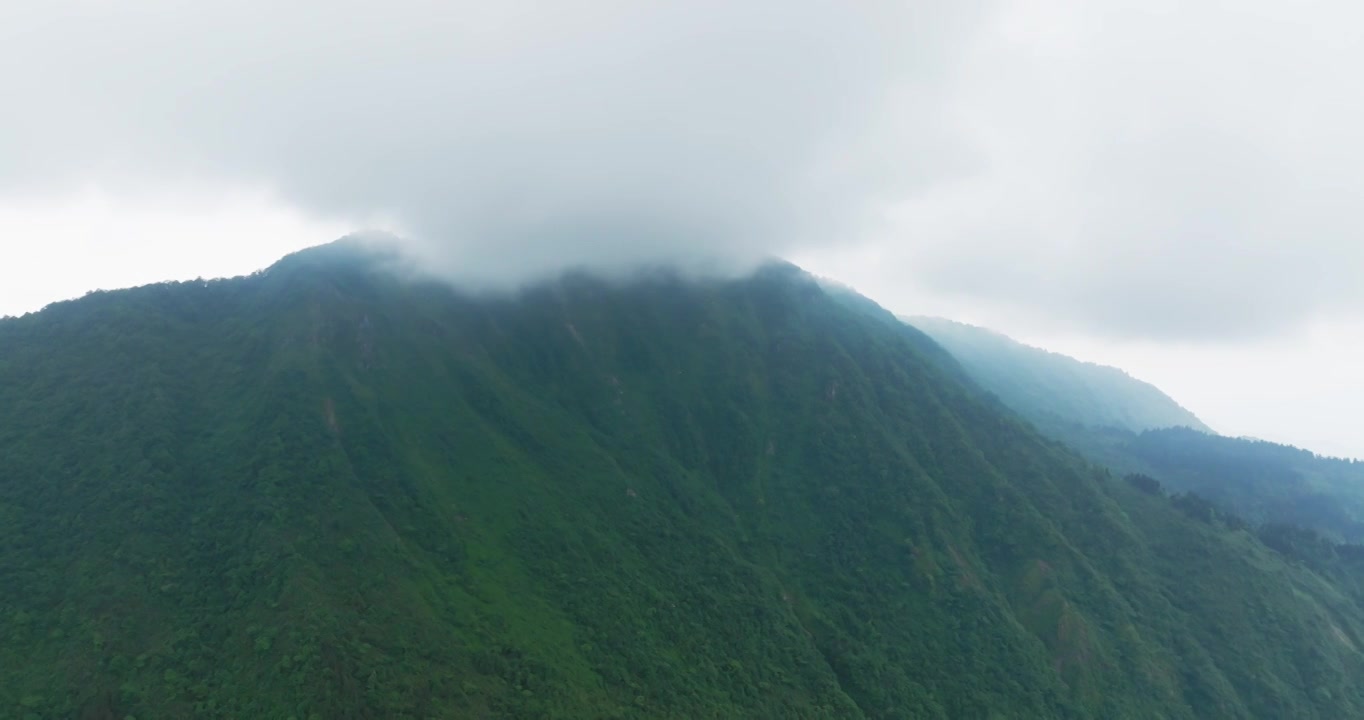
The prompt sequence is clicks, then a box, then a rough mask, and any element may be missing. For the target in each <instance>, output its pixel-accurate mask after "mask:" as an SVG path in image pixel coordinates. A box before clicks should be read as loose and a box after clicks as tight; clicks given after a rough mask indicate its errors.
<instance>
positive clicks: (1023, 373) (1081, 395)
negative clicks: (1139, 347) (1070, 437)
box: [905, 317, 1212, 432]
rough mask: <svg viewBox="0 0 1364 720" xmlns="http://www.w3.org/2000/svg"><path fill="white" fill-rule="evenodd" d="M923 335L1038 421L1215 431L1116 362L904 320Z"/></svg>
mask: <svg viewBox="0 0 1364 720" xmlns="http://www.w3.org/2000/svg"><path fill="white" fill-rule="evenodd" d="M905 321H906V322H908V323H909V324H911V325H913V326H914V327H916V328H918V329H920V330H922V331H924V332H925V333H928V335H929V336H930V337H932V338H933V339H934V340H935V341H937V342H938V343H939V344H941V345H942V346H943V347H944V348H946V349H947V351H948V352H950V353H952V355H953V356H954V357H955V358H956V359H957V360H958V361H959V362H960V363H961V364H962V365H963V366H964V367H965V368H966V369H967V371H968V372H969V373H970V374H971V376H972V378H974V379H975V380H976V382H978V383H980V384H981V386H982V387H984V388H985V389H986V390H989V391H990V392H992V393H995V394H996V395H998V396H999V398H1000V399H1001V400H1002V401H1003V402H1004V403H1005V404H1006V405H1008V406H1009V407H1011V408H1013V409H1014V410H1015V411H1016V412H1018V413H1020V414H1022V415H1023V416H1024V417H1027V418H1028V419H1029V420H1032V421H1033V422H1034V423H1037V424H1038V425H1039V426H1052V425H1055V424H1057V423H1078V424H1080V425H1082V426H1085V427H1090V428H1119V429H1122V430H1130V431H1132V432H1141V431H1143V430H1151V429H1155V428H1166V427H1190V428H1194V429H1195V430H1202V431H1204V432H1212V431H1211V430H1209V429H1208V427H1207V426H1206V425H1204V424H1203V422H1202V421H1200V420H1199V419H1198V418H1197V417H1195V416H1194V414H1193V413H1191V412H1189V411H1188V410H1186V409H1184V408H1183V407H1181V406H1180V405H1179V404H1178V403H1176V402H1175V401H1174V400H1172V399H1171V398H1170V397H1169V396H1168V395H1166V394H1165V393H1163V392H1161V391H1160V389H1159V388H1156V387H1155V386H1154V385H1151V384H1149V383H1145V382H1142V381H1141V380H1138V379H1136V378H1134V377H1132V376H1130V375H1128V374H1127V373H1125V372H1123V371H1122V370H1119V369H1118V368H1114V367H1108V366H1105V365H1096V364H1094V363H1087V362H1082V361H1080V360H1076V359H1074V358H1071V357H1067V356H1065V355H1061V354H1058V353H1053V352H1048V351H1046V350H1042V349H1040V348H1035V347H1032V346H1030V345H1024V344H1023V343H1020V342H1018V341H1016V340H1013V339H1011V338H1009V337H1007V336H1004V335H1001V334H999V333H996V332H994V331H991V330H986V329H985V328H980V327H975V326H973V325H966V324H963V323H959V322H954V321H952V320H944V319H942V318H931V317H912V318H906V320H905Z"/></svg>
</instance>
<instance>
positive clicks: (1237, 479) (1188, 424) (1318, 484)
mask: <svg viewBox="0 0 1364 720" xmlns="http://www.w3.org/2000/svg"><path fill="white" fill-rule="evenodd" d="M905 321H906V322H909V323H911V324H912V325H913V326H914V327H917V328H919V329H920V330H922V331H924V332H925V333H927V334H928V335H929V336H931V337H932V338H933V339H934V340H935V341H937V342H938V343H939V344H941V345H942V346H943V347H944V348H945V349H946V350H947V351H948V352H949V353H950V354H951V355H952V356H953V357H954V358H955V359H956V361H957V362H958V363H960V365H961V366H962V367H963V368H964V369H965V370H966V372H967V374H968V375H970V376H971V378H972V380H974V381H975V382H976V383H978V384H979V385H981V386H982V387H983V388H984V389H986V390H988V391H990V392H992V393H994V394H995V395H996V396H997V397H998V398H999V399H1000V401H1001V402H1002V403H1003V404H1004V405H1006V406H1008V407H1009V408H1010V409H1011V410H1013V411H1014V412H1016V413H1018V414H1020V415H1022V416H1023V417H1025V418H1027V419H1028V420H1030V421H1031V422H1033V423H1034V424H1035V425H1036V426H1037V427H1038V429H1040V430H1042V431H1043V432H1044V433H1046V434H1048V435H1050V436H1052V437H1053V438H1055V439H1057V440H1059V441H1061V442H1064V443H1065V444H1067V445H1069V446H1070V447H1072V448H1074V449H1075V450H1077V451H1079V452H1080V453H1082V454H1083V455H1085V456H1086V457H1088V458H1089V459H1090V460H1092V461H1094V462H1097V463H1099V464H1102V465H1105V466H1107V467H1109V468H1111V469H1112V470H1114V471H1116V472H1118V473H1120V474H1128V473H1137V474H1141V475H1146V476H1150V477H1153V478H1156V479H1157V480H1158V482H1160V483H1161V484H1162V487H1163V488H1165V489H1167V490H1169V491H1172V492H1181V493H1195V494H1197V495H1198V496H1199V497H1200V498H1204V499H1206V500H1208V501H1210V502H1212V503H1213V504H1215V505H1216V506H1217V507H1220V508H1222V509H1223V510H1224V511H1226V512H1228V513H1233V514H1235V515H1236V516H1238V517H1240V518H1243V519H1244V520H1246V521H1248V522H1249V523H1251V524H1253V525H1257V526H1265V525H1279V526H1287V527H1297V528H1302V529H1305V530H1308V531H1310V532H1312V533H1317V534H1319V535H1321V536H1322V537H1324V538H1327V539H1329V540H1331V541H1334V542H1347V543H1364V463H1360V462H1356V461H1350V460H1344V459H1340V458H1329V457H1322V456H1318V455H1316V454H1314V453H1312V452H1310V451H1308V450H1302V449H1299V448H1295V447H1290V446H1287V445H1282V444H1278V443H1273V442H1268V441H1264V440H1261V439H1258V438H1247V437H1239V438H1232V437H1222V436H1220V435H1218V434H1216V433H1214V432H1212V431H1211V430H1210V429H1209V428H1208V427H1207V426H1206V425H1204V424H1203V423H1202V422H1200V421H1199V420H1198V418H1197V417H1195V416H1194V415H1193V413H1191V412H1189V411H1188V410H1186V409H1184V408H1183V407H1181V406H1180V405H1179V404H1178V403H1177V402H1175V401H1174V400H1173V399H1171V398H1170V397H1169V396H1167V395H1165V393H1163V392H1161V391H1160V390H1159V389H1158V388H1156V387H1154V386H1153V385H1150V384H1148V383H1145V382H1142V381H1140V380H1137V379H1135V378H1132V377H1131V376H1129V375H1127V374H1126V373H1125V372H1123V371H1122V370H1119V369H1117V368H1111V367H1106V366H1102V365H1095V364H1092V363H1086V362H1082V361H1079V360H1076V359H1074V358H1070V357H1067V356H1065V355H1061V354H1058V353H1053V352H1049V351H1047V350H1042V349H1039V348H1034V347H1031V346H1029V345H1025V344H1023V343H1020V342H1018V341H1016V340H1013V339H1011V338H1009V337H1007V336H1005V335H1002V334H1000V333H997V332H994V331H992V330H987V329H984V328H979V327H974V326H971V325H966V324H963V323H958V322H955V321H951V320H944V319H941V318H928V317H915V318H908V319H906V320H905Z"/></svg>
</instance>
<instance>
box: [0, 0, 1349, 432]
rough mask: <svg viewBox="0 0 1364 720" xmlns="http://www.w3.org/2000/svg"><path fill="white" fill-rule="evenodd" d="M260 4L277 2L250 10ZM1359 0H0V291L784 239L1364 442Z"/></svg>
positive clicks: (508, 264)
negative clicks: (296, 262)
mask: <svg viewBox="0 0 1364 720" xmlns="http://www.w3.org/2000/svg"><path fill="white" fill-rule="evenodd" d="M279 6H285V7H279ZM1361 20H1364V9H1361V8H1359V7H1357V6H1356V5H1355V4H1353V3H1347V2H1324V1H1313V0H1303V1H1302V2H1297V3H1283V2H1268V1H1266V0H1243V1H1242V2H1236V3H1231V2H1198V1H1196V0H1185V1H1183V2H1176V1H1174V0H1169V1H1167V0H1141V1H1140V2H1135V1H1133V2H1128V1H1127V0H1089V1H1087V2H1080V1H1078V0H1076V1H1073V2H1060V1H1056V0H1027V1H1025V0H998V1H996V2H988V1H986V0H980V1H978V2H962V1H960V0H957V1H953V2H946V1H943V2H937V3H927V2H918V3H894V2H873V1H868V2H858V3H849V2H846V1H835V0H786V1H784V2H776V1H775V0H755V1H753V2H746V3H743V2H737V3H736V2H732V1H731V2H720V1H718V0H717V1H712V0H687V1H686V2H680V1H679V2H661V3H637V2H625V1H623V0H621V1H616V0H567V1H561V2H554V3H548V2H526V1H525V0H510V1H504V2H501V3H467V2H420V1H415V0H398V1H396V2H392V1H390V2H384V3H378V2H353V1H347V0H329V2H325V3H324V2H320V1H318V0H302V1H298V2H291V3H267V2H263V1H262V0H234V1H232V2H223V1H219V0H202V1H201V2H196V3H183V2H178V1H171V0H144V1H140V2H139V1H136V0H130V1H129V2H122V3H108V2H98V1H95V0H89V1H85V2H73V1H70V0H52V1H51V2H43V3H39V2H13V0H0V87H4V88H5V97H6V112H4V113H2V114H0V314H4V313H11V314H15V313H20V312H24V311H28V310H32V309H36V308H38V307H41V306H42V305H43V304H45V303H47V302H50V301H52V300H57V299H62V298H65V297H71V296H75V295H79V294H81V293H83V292H84V291H86V290H89V289H94V288H97V287H98V288H112V287H121V286H126V285H132V284H138V283H145V282H151V281H155V280H160V279H168V278H188V277H195V276H200V275H202V276H217V275H231V274H239V273H243V272H249V271H251V270H254V269H256V268H259V267H261V266H264V265H267V264H269V263H270V262H271V261H273V260H274V259H276V258H277V257H278V256H279V255H281V254H283V253H285V252H288V251H291V250H294V249H297V248H299V247H303V246H306V245H311V244H316V243H320V242H325V241H327V240H330V239H333V238H335V237H336V236H338V235H340V234H342V233H344V232H346V231H348V230H350V229H356V228H363V227H382V228H386V229H390V230H393V231H396V232H398V233H400V234H402V235H404V236H405V237H408V238H410V239H411V240H412V242H413V246H414V251H416V252H421V253H423V254H425V255H426V256H427V258H428V260H429V262H431V263H433V264H434V265H435V266H436V267H440V268H442V269H443V270H445V271H446V272H447V273H448V274H449V275H450V276H451V277H452V278H454V279H456V280H458V281H460V282H464V283H476V284H484V285H486V284H506V283H509V282H513V283H514V282H522V281H526V280H532V279H534V278H536V277H541V276H543V275H545V274H547V273H551V272H554V271H556V270H558V269H561V268H564V267H566V266H570V265H586V266H590V267H597V268H602V269H607V270H610V269H619V268H622V267H628V266H630V265H633V264H636V263H640V262H680V263H697V264H703V263H704V264H709V265H712V266H713V265H714V264H716V263H718V264H719V265H720V266H721V267H726V268H740V267H743V266H744V265H747V264H751V263H753V262H755V261H756V260H758V259H761V258H764V257H767V256H771V255H780V256H784V257H788V258H791V259H793V260H796V261H797V262H799V263H801V264H803V265H805V266H806V267H808V268H809V269H811V270H813V271H815V272H818V273H820V274H823V275H827V276H830V277H833V278H836V279H838V280H841V281H843V282H846V283H848V284H851V285H853V286H854V287H857V288H859V289H861V290H863V291H864V292H866V293H868V294H869V295H871V296H872V297H873V298H874V299H876V300H878V301H880V302H881V303H882V304H884V305H886V306H888V307H890V308H891V309H893V310H895V311H897V312H900V313H904V314H922V313H932V314H941V315H946V316H949V317H956V318H958V319H963V320H967V321H972V322H976V323H979V324H984V325H988V326H991V327H995V328H997V329H1000V330H1003V331H1005V332H1008V333H1010V334H1013V335H1015V336H1017V337H1019V338H1021V339H1024V340H1027V341H1030V342H1034V343H1036V344H1041V345H1043V346H1046V347H1049V348H1051V349H1055V350H1060V351H1063V352H1070V353H1072V354H1075V355H1077V356H1079V357H1082V358H1084V359H1091V360H1098V361H1102V362H1107V363H1110V364H1115V365H1118V366H1120V367H1124V368H1125V369H1127V370H1129V371H1130V372H1132V373H1133V374H1135V375H1137V376H1139V377H1142V378H1144V379H1148V380H1151V381H1153V382H1155V383H1157V384H1158V385H1160V386H1161V387H1162V388H1164V389H1166V390H1167V391H1168V392H1170V393H1171V394H1172V395H1174V396H1175V397H1176V398H1177V399H1178V400H1180V401H1181V402H1182V403H1184V404H1185V405H1186V406H1188V407H1190V408H1191V409H1193V410H1194V411H1195V412H1197V413H1199V414H1200V415H1201V416H1202V417H1204V419H1205V420H1206V421H1208V422H1209V423H1210V424H1211V425H1213V426H1214V427H1216V428H1217V429H1219V430H1221V431H1223V432H1226V433H1229V434H1250V435H1256V436H1261V437H1266V438H1268V439H1273V440H1280V441H1286V442H1292V443H1295V444H1298V445H1303V446H1306V447H1310V448H1312V449H1315V450H1318V451H1321V452H1329V453H1333V454H1350V455H1356V456H1364V433H1362V432H1359V431H1357V430H1355V427H1356V423H1355V422H1353V420H1354V417H1355V415H1356V412H1357V410H1358V408H1360V407H1364V382H1362V381H1361V380H1360V379H1359V378H1358V377H1357V372H1356V370H1355V368H1358V367H1364V334H1361V333H1360V330H1361V329H1364V283H1361V282H1359V279H1360V276H1361V271H1362V270H1364V242H1361V239H1360V238H1361V237H1364V233H1362V232H1361V231H1364V218H1362V216H1361V214H1360V212H1359V211H1358V210H1357V209H1356V208H1355V207H1354V203H1355V202H1357V198H1359V197H1364V178H1361V176H1360V172H1359V168H1361V167H1364V162H1361V161H1364V140H1362V139H1361V138H1360V137H1359V133H1360V132H1361V130H1360V128H1364V92H1362V91H1361V90H1360V88H1359V87H1358V83H1357V82H1354V78H1353V77H1352V75H1353V74H1354V73H1355V72H1356V69H1357V68H1358V67H1361V66H1364V46H1362V45H1361V43H1360V41H1359V40H1358V39H1357V37H1356V36H1357V34H1358V33H1357V32H1356V30H1357V28H1358V27H1359V26H1360V21H1361Z"/></svg>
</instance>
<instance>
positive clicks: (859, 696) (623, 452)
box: [0, 255, 1364, 718]
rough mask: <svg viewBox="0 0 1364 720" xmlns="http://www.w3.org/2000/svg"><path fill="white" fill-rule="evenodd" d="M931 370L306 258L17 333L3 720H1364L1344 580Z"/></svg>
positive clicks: (633, 306) (871, 355) (903, 341)
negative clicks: (1099, 463) (1112, 469)
mask: <svg viewBox="0 0 1364 720" xmlns="http://www.w3.org/2000/svg"><path fill="white" fill-rule="evenodd" d="M318 257H320V256H312V258H313V259H316V258H318ZM308 258H309V256H306V255H305V256H304V259H305V260H307V259H308ZM940 353H941V349H940V348H938V346H937V345H936V344H934V343H932V342H931V341H929V340H928V339H927V338H926V336H923V335H922V334H921V333H918V332H917V331H915V330H912V329H910V328H906V327H904V326H903V325H902V324H901V323H899V322H898V321H895V320H894V318H890V317H888V316H887V315H885V314H883V311H881V312H872V311H871V307H870V306H865V305H864V306H863V307H862V309H860V310H858V309H853V308H850V307H849V306H848V305H847V304H846V303H845V302H844V301H843V300H841V299H839V298H836V297H833V296H831V295H830V294H829V293H827V292H825V291H824V290H823V289H821V288H820V286H819V285H818V283H817V282H816V281H814V280H813V279H812V278H810V277H809V276H808V275H806V274H804V273H803V272H802V271H799V270H796V269H794V267H793V266H789V267H784V268H783V267H778V268H776V269H772V270H767V271H764V272H760V273H758V274H756V275H754V276H752V277H750V278H746V279H743V280H733V281H718V280H717V281H713V282H694V281H689V280H682V279H678V278H668V277H664V276H657V275H653V276H650V277H648V278H647V279H642V280H638V281H635V282H627V283H619V282H613V283H607V282H601V281H597V280H593V279H591V278H587V277H571V278H566V279H564V280H563V281H561V282H556V283H551V284H546V285H542V286H539V287H537V288H534V289H531V290H528V291H526V292H524V293H520V294H516V295H510V296H506V297H499V298H495V299H487V298H471V297H469V296H465V295H462V294H460V293H458V292H457V291H455V290H452V289H451V288H449V287H448V286H445V285H442V284H440V283H432V282H411V281H404V280H400V279H398V278H395V277H393V276H391V275H390V274H388V273H386V272H380V271H378V270H376V268H374V267H372V266H371V265H369V264H368V263H366V262H363V261H353V260H346V261H344V262H340V263H322V264H318V263H312V262H291V263H287V264H284V265H277V266H275V267H274V268H273V269H272V270H271V271H270V272H266V273H262V274H258V275H254V276H249V277H246V278H238V279H234V280H225V281H212V282H208V283H199V282H195V283H173V284H162V285H157V286H148V287H145V288H139V289H136V290H130V291H119V292H113V293H107V294H101V295H98V296H92V297H90V298H86V299H83V300H80V301H75V302H72V303H67V304H62V305H59V306H55V307H54V308H52V309H50V310H47V311H44V312H43V313H41V314H38V315H35V316H26V317H25V318H22V319H18V320H6V321H0V456H3V457H5V458H6V462H5V464H4V465H3V466H0V519H3V520H4V522H3V523H2V524H0V574H2V577H0V579H3V582H0V640H3V642H0V668H4V670H3V671H0V674H3V675H4V678H5V680H6V682H4V683H0V708H6V710H5V711H6V712H13V713H14V714H16V715H18V716H20V717H24V716H25V715H34V716H37V717H44V716H79V715H80V714H81V713H85V714H87V715H88V716H90V717H107V716H113V717H122V716H124V715H135V716H137V717H140V718H149V717H186V716H194V717H246V716H249V717H262V718H270V717H280V718H287V717H290V716H294V717H313V716H316V717H321V718H332V717H336V718H347V717H357V718H359V717H468V716H475V717H478V716H484V717H518V718H520V717H529V718H535V717H543V718H550V717H641V716H643V717H665V718H667V717H676V718H683V717H708V716H709V717H726V716H728V717H732V716H747V717H773V718H794V717H811V718H814V717H828V718H835V717H837V718H856V717H878V718H890V717H905V716H912V717H1000V718H1007V717H1057V718H1083V717H1105V718H1113V717H1132V718H1138V717H1141V718H1145V717H1152V716H1153V713H1155V714H1163V715H1165V716H1167V717H1177V718H1192V717H1252V716H1260V717H1268V716H1271V715H1272V713H1274V712H1281V713H1290V714H1294V713H1295V714H1297V715H1298V716H1302V717H1324V718H1325V717H1341V716H1348V715H1350V714H1353V713H1355V712H1356V711H1358V710H1360V709H1361V708H1364V697H1362V696H1361V694H1360V691H1359V689H1358V688H1356V687H1355V686H1354V685H1353V684H1351V682H1350V678H1352V677H1357V676H1358V674H1359V672H1362V671H1364V661H1362V660H1361V658H1360V657H1359V655H1358V653H1357V652H1355V651H1352V650H1350V645H1352V644H1353V645H1355V646H1357V645H1359V643H1360V642H1361V641H1364V616H1361V614H1360V611H1359V607H1358V606H1357V605H1356V604H1355V602H1354V601H1353V600H1352V599H1351V598H1350V597H1349V596H1348V594H1347V593H1345V592H1344V591H1343V590H1341V589H1340V588H1338V587H1337V586H1336V585H1335V584H1334V582H1335V581H1333V580H1331V579H1328V578H1327V577H1326V576H1323V575H1318V574H1316V573H1315V572H1314V571H1311V570H1309V569H1305V568H1299V567H1295V566H1292V565H1290V564H1288V563H1286V562H1284V561H1283V560H1281V559H1280V558H1279V556H1278V555H1277V554H1276V553H1275V552H1274V551H1272V550H1270V549H1268V548H1266V547H1265V546H1263V545H1261V544H1259V543H1258V542H1257V541H1256V540H1255V539H1254V538H1253V537H1250V536H1246V535H1245V534H1244V533H1243V532H1241V531H1239V530H1236V529H1234V528H1229V527H1224V526H1223V525H1220V524H1218V521H1216V520H1215V519H1214V520H1212V521H1210V522H1208V523H1204V522H1202V521H1196V520H1193V519H1190V518H1188V517H1186V516H1185V515H1184V514H1182V513H1181V512H1180V511H1178V510H1177V509H1176V508H1175V507H1173V506H1172V505H1171V504H1170V503H1168V502H1167V501H1166V500H1165V499H1164V498H1156V497H1151V496H1148V495H1146V494H1143V493H1141V492H1139V491H1138V490H1136V489H1134V488H1131V487H1129V486H1128V485H1127V484H1126V483H1123V482H1121V481H1114V480H1113V479H1112V478H1111V477H1108V476H1107V475H1105V473H1104V472H1103V471H1101V470H1098V469H1096V468H1094V467H1092V466H1090V465H1088V464H1086V463H1084V462H1082V461H1081V460H1079V459H1078V458H1077V457H1076V456H1074V455H1073V454H1072V453H1071V452H1070V451H1069V450H1067V449H1065V448H1063V447H1061V446H1060V445H1058V444H1057V443H1055V442H1053V441H1050V440H1047V439H1046V438H1044V437H1042V436H1040V435H1038V434H1037V433H1036V432H1034V431H1033V430H1032V429H1031V428H1030V427H1029V426H1028V425H1027V424H1026V423H1024V422H1022V421H1020V420H1019V419H1017V418H1016V417H1014V416H1013V415H1012V414H1011V413H1007V412H1002V411H1000V410H999V409H998V408H997V407H996V406H995V404H994V403H992V402H991V401H990V400H989V399H988V398H987V397H985V396H984V394H983V393H981V392H980V390H979V389H978V388H975V387H973V386H969V385H967V384H965V382H964V381H963V380H962V379H961V378H959V377H958V376H957V373H955V371H950V370H947V369H944V367H943V362H942V355H941V354H940ZM1191 578H1193V579H1192V580H1191ZM1298 595H1302V596H1303V597H1306V598H1309V599H1310V600H1301V599H1298V597H1297V596H1298ZM1256 608H1259V609H1261V610H1257V609H1256ZM1262 610H1263V612H1262ZM1264 613H1270V617H1272V618H1273V622H1271V623H1266V622H1265V617H1266V616H1265V615H1264ZM1332 628H1335V629H1336V630H1334V631H1333V630H1332ZM1337 633H1338V634H1337ZM1341 638H1343V640H1342V639H1341ZM1318 690H1320V692H1318ZM1279 716H1283V715H1282V714H1280V715H1279Z"/></svg>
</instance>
